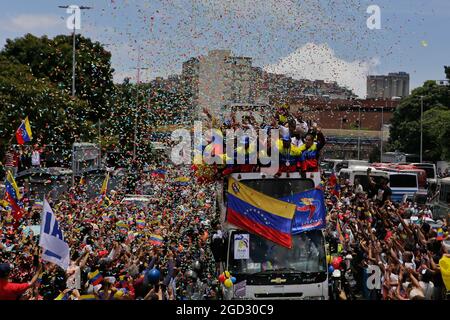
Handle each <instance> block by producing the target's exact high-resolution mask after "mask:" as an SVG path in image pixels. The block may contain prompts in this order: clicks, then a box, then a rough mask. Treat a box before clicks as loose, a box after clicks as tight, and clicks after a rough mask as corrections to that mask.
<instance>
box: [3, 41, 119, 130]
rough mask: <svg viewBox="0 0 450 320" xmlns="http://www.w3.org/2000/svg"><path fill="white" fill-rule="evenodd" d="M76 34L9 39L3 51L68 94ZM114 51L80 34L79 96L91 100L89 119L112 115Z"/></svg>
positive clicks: (78, 50)
mask: <svg viewBox="0 0 450 320" xmlns="http://www.w3.org/2000/svg"><path fill="white" fill-rule="evenodd" d="M72 40H73V38H72V36H66V35H59V36H56V37H55V38H53V39H49V38H47V37H46V36H43V37H41V38H38V37H35V36H33V35H31V34H27V35H25V36H24V37H22V38H18V39H14V40H10V39H8V40H7V41H6V45H5V47H4V49H3V50H2V52H1V55H2V56H4V57H6V58H9V59H10V60H12V61H16V62H18V63H20V64H23V65H26V66H29V68H30V70H31V73H32V74H33V76H35V77H36V78H38V79H41V78H46V79H48V80H49V81H50V82H52V83H56V84H58V86H59V87H60V88H63V89H64V91H65V92H66V93H67V94H71V90H72ZM113 71H114V70H113V69H112V68H111V54H110V53H109V52H107V51H106V50H105V49H104V48H103V47H102V45H101V44H100V43H98V42H92V41H91V40H90V39H88V38H84V37H82V36H81V35H77V36H76V78H75V88H76V96H77V97H78V98H79V99H82V100H85V101H86V102H87V107H88V109H87V117H88V119H87V120H90V121H93V122H96V121H97V120H98V119H99V118H102V119H105V118H107V117H109V110H110V104H111V102H110V96H111V95H112V93H113V90H114V85H113V82H112V73H113Z"/></svg>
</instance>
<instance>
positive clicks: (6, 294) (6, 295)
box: [0, 263, 42, 300]
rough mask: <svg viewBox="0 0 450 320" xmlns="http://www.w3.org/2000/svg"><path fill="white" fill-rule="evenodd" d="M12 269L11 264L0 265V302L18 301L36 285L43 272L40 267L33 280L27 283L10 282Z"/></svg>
mask: <svg viewBox="0 0 450 320" xmlns="http://www.w3.org/2000/svg"><path fill="white" fill-rule="evenodd" d="M11 269H12V268H11V265H10V264H9V263H0V300H17V299H18V298H19V297H20V296H21V295H22V294H23V293H24V292H25V291H26V290H27V289H28V288H30V287H31V286H33V285H34V284H35V283H36V281H37V280H38V278H39V274H40V273H41V271H42V266H41V265H39V268H38V270H37V271H36V273H35V275H34V276H33V278H32V279H31V280H30V281H29V282H26V283H14V282H11V281H10V280H9V274H10V273H11Z"/></svg>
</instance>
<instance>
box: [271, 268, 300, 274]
mask: <svg viewBox="0 0 450 320" xmlns="http://www.w3.org/2000/svg"><path fill="white" fill-rule="evenodd" d="M273 271H274V272H286V271H291V272H296V273H297V272H300V271H297V270H296V269H295V268H279V269H275V270H273Z"/></svg>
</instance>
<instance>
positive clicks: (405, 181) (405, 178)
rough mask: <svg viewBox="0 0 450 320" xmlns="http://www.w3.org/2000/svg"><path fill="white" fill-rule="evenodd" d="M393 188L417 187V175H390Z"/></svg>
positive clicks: (390, 183)
mask: <svg viewBox="0 0 450 320" xmlns="http://www.w3.org/2000/svg"><path fill="white" fill-rule="evenodd" d="M389 180H390V182H389V185H390V187H391V188H417V176H416V175H412V174H392V175H390V176H389Z"/></svg>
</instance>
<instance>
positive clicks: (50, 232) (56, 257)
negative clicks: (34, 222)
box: [39, 199, 70, 270]
mask: <svg viewBox="0 0 450 320" xmlns="http://www.w3.org/2000/svg"><path fill="white" fill-rule="evenodd" d="M39 246H41V247H42V251H43V254H42V259H43V260H45V261H49V262H53V263H55V264H57V265H58V266H60V267H61V268H63V269H64V270H67V268H68V267H69V262H70V253H69V252H70V248H69V245H68V244H67V242H65V241H64V236H63V234H62V231H61V229H60V228H59V224H58V220H56V217H55V214H54V213H53V211H52V208H51V207H50V205H49V203H48V202H47V199H44V210H43V212H42V217H41V233H40V239H39Z"/></svg>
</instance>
